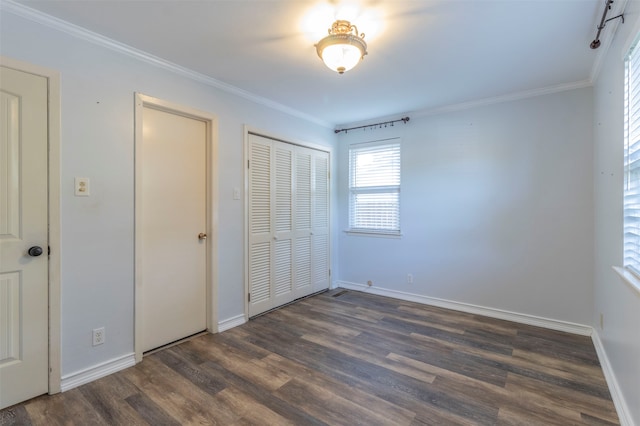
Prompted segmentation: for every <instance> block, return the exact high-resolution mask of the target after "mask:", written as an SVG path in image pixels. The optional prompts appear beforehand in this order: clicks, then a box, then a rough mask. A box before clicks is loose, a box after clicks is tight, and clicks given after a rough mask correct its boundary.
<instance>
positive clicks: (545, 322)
mask: <svg viewBox="0 0 640 426" xmlns="http://www.w3.org/2000/svg"><path fill="white" fill-rule="evenodd" d="M336 284H337V286H338V287H342V288H346V289H350V290H357V291H362V292H366V293H371V294H377V295H379V296H387V297H392V298H395V299H400V300H406V301H409V302H416V303H422V304H425V305H431V306H438V307H440V308H446V309H453V310H455V311H461V312H466V313H469V314H476V315H482V316H485V317H491V318H497V319H502V320H506V321H513V322H517V323H520V324H527V325H533V326H537V327H544V328H548V329H551V330H557V331H564V332H567V333H572V334H579V335H581V336H590V335H591V333H592V332H593V329H592V328H591V327H590V326H587V325H582V324H575V323H572V322H566V321H558V320H553V319H549V318H542V317H537V316H534V315H528V314H519V313H517V312H510V311H504V310H501V309H495V308H487V307H484V306H477V305H472V304H469V303H461V302H454V301H452V300H446V299H438V298H435V297H429V296H423V295H420V294H413V293H405V292H402V291H398V290H390V289H386V288H381V287H375V286H372V287H369V286H367V285H365V284H358V283H352V282H348V281H337V282H336Z"/></svg>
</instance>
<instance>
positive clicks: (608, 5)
mask: <svg viewBox="0 0 640 426" xmlns="http://www.w3.org/2000/svg"><path fill="white" fill-rule="evenodd" d="M605 1H606V2H605V4H604V12H602V19H601V20H600V25H598V33H597V34H596V38H595V39H594V40H593V41H592V42H591V44H590V45H589V47H590V48H592V49H597V48H598V47H600V32H601V31H602V30H603V29H604V27H605V25H607V22H609V21H613V20H614V19H618V18H620V19H622V23H623V24H624V15H623V14H620V15H618V16H614V17H613V18H609V19H607V13H609V11H610V10H611V5H612V4H613V0H605Z"/></svg>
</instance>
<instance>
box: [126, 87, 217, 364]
mask: <svg viewBox="0 0 640 426" xmlns="http://www.w3.org/2000/svg"><path fill="white" fill-rule="evenodd" d="M145 107H148V108H153V109H157V110H159V111H163V112H167V113H169V114H177V115H181V116H183V117H188V118H193V119H196V120H200V121H204V122H205V124H206V138H207V140H206V151H207V154H206V160H207V161H206V169H207V170H206V189H205V192H206V197H207V200H206V207H207V211H206V221H207V223H206V228H207V235H208V236H209V238H207V239H206V241H205V244H206V248H207V255H206V259H207V271H206V292H207V297H206V299H207V300H206V302H207V331H209V332H210V333H217V332H218V303H217V302H218V118H217V116H216V115H214V114H211V113H208V112H205V111H200V110H197V109H194V108H191V107H187V106H184V105H180V104H177V103H173V102H169V101H165V100H162V99H158V98H154V97H151V96H147V95H144V94H141V93H135V165H134V167H135V208H134V210H135V219H134V220H135V224H134V228H135V235H134V253H135V254H134V256H135V261H134V269H135V272H134V282H135V284H134V299H135V302H134V303H135V308H134V324H135V325H134V352H135V360H136V363H138V362H140V361H142V292H141V291H138V288H139V286H140V285H141V284H142V277H143V274H144V271H143V270H142V254H141V250H140V249H139V245H138V241H142V227H141V226H138V224H139V223H141V221H142V212H141V208H140V206H141V196H142V179H141V178H142V176H141V173H140V170H142V164H143V161H144V158H143V155H142V140H143V139H142V126H143V122H144V114H143V111H144V108H145Z"/></svg>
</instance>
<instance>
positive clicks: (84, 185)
mask: <svg viewBox="0 0 640 426" xmlns="http://www.w3.org/2000/svg"><path fill="white" fill-rule="evenodd" d="M75 188H76V189H75V194H76V197H88V196H89V195H90V194H91V192H90V191H89V189H90V188H89V178H83V177H77V178H75Z"/></svg>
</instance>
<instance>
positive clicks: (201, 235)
mask: <svg viewBox="0 0 640 426" xmlns="http://www.w3.org/2000/svg"><path fill="white" fill-rule="evenodd" d="M198 239H199V240H206V239H207V234H205V233H204V232H201V233H199V234H198Z"/></svg>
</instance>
